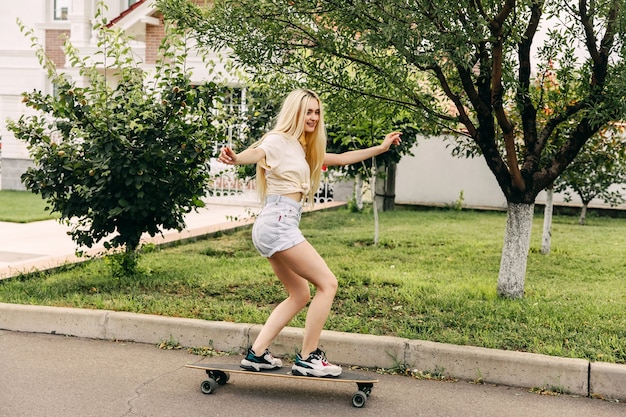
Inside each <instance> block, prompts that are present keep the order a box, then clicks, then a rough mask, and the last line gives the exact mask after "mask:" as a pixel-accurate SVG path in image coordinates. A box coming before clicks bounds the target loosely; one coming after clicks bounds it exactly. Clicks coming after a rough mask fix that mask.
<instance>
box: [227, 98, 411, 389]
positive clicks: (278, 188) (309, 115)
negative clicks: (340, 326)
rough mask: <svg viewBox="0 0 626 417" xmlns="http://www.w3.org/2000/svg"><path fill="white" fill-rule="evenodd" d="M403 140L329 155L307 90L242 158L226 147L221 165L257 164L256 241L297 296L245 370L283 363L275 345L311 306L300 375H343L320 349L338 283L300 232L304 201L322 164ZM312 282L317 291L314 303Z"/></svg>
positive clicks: (271, 323)
mask: <svg viewBox="0 0 626 417" xmlns="http://www.w3.org/2000/svg"><path fill="white" fill-rule="evenodd" d="M399 143H400V132H392V133H389V134H388V135H387V136H385V139H384V141H383V143H382V144H380V145H377V146H372V147H370V148H366V149H360V150H354V151H349V152H344V153H341V154H332V153H326V130H325V128H324V117H323V111H322V107H321V101H320V99H319V97H318V95H317V94H316V93H314V92H313V91H310V90H306V89H298V90H295V91H293V92H291V93H290V94H289V95H288V96H287V97H286V99H285V101H284V103H283V105H282V108H281V110H280V112H279V114H278V118H277V121H276V126H275V127H274V129H272V130H271V131H270V132H268V133H267V134H265V135H264V136H263V138H262V139H261V140H260V141H259V142H257V143H255V144H253V145H252V146H250V147H249V148H248V149H246V150H244V151H242V152H241V153H235V152H233V150H232V149H230V148H228V147H225V148H223V149H222V150H221V152H220V156H219V158H218V160H219V161H220V162H223V163H226V164H230V165H246V164H257V187H258V189H259V193H260V195H261V201H264V206H263V209H262V210H261V212H260V213H259V216H258V217H257V219H256V221H255V223H254V226H253V228H252V240H253V243H254V245H255V247H256V248H257V250H258V251H259V253H260V254H261V255H262V256H264V257H266V258H267V259H268V260H269V262H270V265H271V266H272V269H273V270H274V272H275V273H276V276H277V277H278V279H279V280H280V281H281V282H282V283H283V285H284V286H285V289H286V290H287V292H288V294H289V296H288V297H287V299H286V300H285V301H283V302H282V303H280V304H279V305H278V306H277V307H276V308H275V309H274V311H273V312H272V313H271V314H270V316H269V318H268V319H267V321H266V322H265V325H264V326H263V328H262V329H261V332H260V333H259V336H258V337H257V339H256V341H255V342H254V344H253V345H252V346H251V347H250V349H249V350H248V353H247V356H246V357H245V358H244V359H243V360H242V361H241V367H242V368H244V369H248V370H254V371H260V370H262V369H274V368H278V367H280V366H282V362H281V360H280V359H276V358H274V357H273V356H272V355H271V353H270V352H269V350H268V348H269V345H270V344H271V342H272V341H273V340H274V338H275V337H276V336H277V335H278V333H279V332H280V331H281V330H282V329H283V328H284V327H285V326H286V325H287V324H288V323H289V321H291V319H292V318H293V317H294V316H295V315H296V314H297V313H298V312H299V311H300V310H302V309H303V308H304V307H306V305H307V304H308V303H309V301H311V304H310V305H309V309H308V312H307V316H306V322H305V327H304V339H303V341H302V350H301V354H298V355H296V361H295V363H294V365H293V368H292V372H293V373H294V374H295V375H308V376H318V377H328V376H339V375H340V374H341V367H339V366H337V365H333V364H331V363H329V362H328V361H327V360H326V357H325V354H324V352H322V351H321V350H320V349H319V348H318V342H319V338H320V335H321V333H322V328H323V327H324V324H325V323H326V319H327V318H328V314H329V313H330V309H331V306H332V303H333V299H334V297H335V293H336V292H337V278H335V275H334V274H333V273H332V272H331V271H330V269H329V268H328V266H327V265H326V262H325V261H324V260H323V259H322V257H321V256H320V255H319V254H318V253H317V251H316V250H315V249H314V248H313V246H311V244H310V243H309V242H308V241H307V240H306V239H305V238H304V236H303V235H302V233H301V232H300V230H299V228H298V227H299V223H300V215H301V213H302V205H303V204H304V203H309V204H311V205H312V204H313V197H314V194H315V192H316V190H317V189H318V187H319V184H320V177H321V170H322V165H329V166H330V165H349V164H353V163H356V162H359V161H363V160H365V159H367V158H371V157H373V156H376V155H379V154H381V153H383V152H386V151H387V150H388V149H389V147H390V146H391V145H392V144H394V145H397V144H399ZM309 282H310V283H311V284H313V286H315V295H314V297H313V299H312V300H311V299H310V298H311V294H310V290H309Z"/></svg>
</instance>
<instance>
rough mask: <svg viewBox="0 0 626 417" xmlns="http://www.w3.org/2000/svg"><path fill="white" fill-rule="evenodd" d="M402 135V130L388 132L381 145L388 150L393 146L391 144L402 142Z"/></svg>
mask: <svg viewBox="0 0 626 417" xmlns="http://www.w3.org/2000/svg"><path fill="white" fill-rule="evenodd" d="M401 135H402V133H401V132H391V133H388V134H387V136H385V139H384V140H383V143H381V144H380V146H381V147H382V148H383V152H387V151H388V150H389V148H391V145H396V146H397V145H399V144H400V142H402V139H400V136H401Z"/></svg>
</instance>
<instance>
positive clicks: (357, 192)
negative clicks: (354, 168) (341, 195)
mask: <svg viewBox="0 0 626 417" xmlns="http://www.w3.org/2000/svg"><path fill="white" fill-rule="evenodd" d="M354 202H355V203H356V208H357V210H359V211H361V210H363V177H362V176H361V174H357V175H356V178H355V181H354Z"/></svg>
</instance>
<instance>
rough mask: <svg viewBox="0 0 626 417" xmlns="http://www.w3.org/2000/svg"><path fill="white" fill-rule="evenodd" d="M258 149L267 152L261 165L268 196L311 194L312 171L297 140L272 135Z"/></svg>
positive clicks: (276, 134)
mask: <svg viewBox="0 0 626 417" xmlns="http://www.w3.org/2000/svg"><path fill="white" fill-rule="evenodd" d="M258 147H259V148H261V149H263V151H264V152H265V158H264V159H262V160H261V161H259V164H260V165H261V167H263V168H264V169H265V177H266V179H267V194H268V195H269V194H277V195H283V194H290V193H298V192H299V193H303V194H304V195H306V194H307V193H308V192H309V189H310V188H311V171H310V169H309V164H308V163H307V162H306V159H305V154H304V149H303V148H302V145H300V142H298V140H297V139H296V138H291V137H288V136H283V135H281V134H278V133H270V134H269V135H267V136H266V137H265V138H264V139H263V141H262V142H261V143H260V144H259V146H258Z"/></svg>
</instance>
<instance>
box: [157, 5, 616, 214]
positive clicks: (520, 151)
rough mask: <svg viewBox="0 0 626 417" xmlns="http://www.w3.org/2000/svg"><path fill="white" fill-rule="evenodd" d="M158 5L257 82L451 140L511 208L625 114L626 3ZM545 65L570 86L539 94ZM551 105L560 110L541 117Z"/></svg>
mask: <svg viewBox="0 0 626 417" xmlns="http://www.w3.org/2000/svg"><path fill="white" fill-rule="evenodd" d="M157 5H158V7H159V8H160V9H161V10H162V11H163V13H164V15H165V17H166V18H168V19H171V20H173V21H175V22H177V23H178V24H179V25H181V26H182V27H186V28H190V29H192V30H193V32H194V36H195V38H196V39H197V41H198V42H199V45H200V46H201V47H206V48H212V49H220V48H229V50H232V51H233V59H234V61H235V63H236V65H239V66H240V68H242V69H245V70H248V72H249V73H252V74H254V75H264V74H268V73H272V72H276V73H281V74H284V75H285V76H286V77H290V78H292V79H295V80H298V81H301V82H306V83H307V85H311V86H314V87H313V88H317V89H318V90H319V91H320V92H321V93H324V94H328V95H329V96H331V97H338V101H337V105H336V106H335V105H334V103H330V104H331V105H332V106H333V107H334V108H335V109H339V108H340V107H341V105H342V104H341V101H340V99H339V98H341V96H342V94H345V98H348V99H347V100H346V99H344V100H343V105H344V106H345V107H346V108H347V109H348V111H354V110H356V109H357V107H356V106H354V105H353V104H352V103H355V102H356V101H353V99H352V98H353V97H357V96H363V97H369V98H373V99H375V100H378V101H381V102H383V103H384V104H386V105H387V106H389V107H390V108H393V109H396V110H397V109H403V110H404V111H406V112H408V117H409V118H410V120H411V122H412V123H413V125H416V126H419V127H420V132H426V133H437V132H450V133H453V134H454V135H455V139H456V140H455V142H453V143H454V144H453V145H452V151H453V152H454V153H456V154H458V155H462V156H473V155H477V154H481V155H482V156H483V157H484V158H485V160H486V162H487V165H488V167H489V168H490V169H491V171H492V172H493V174H494V176H495V177H496V179H497V180H498V184H499V185H500V187H501V188H502V191H503V193H504V195H505V196H506V198H507V200H508V201H509V202H513V203H527V204H532V203H534V200H535V197H536V196H537V194H538V193H539V192H541V191H542V190H543V189H545V188H546V187H547V186H549V185H550V184H552V183H553V181H554V180H555V179H556V177H558V175H560V173H561V172H563V170H565V168H566V167H567V165H568V164H569V163H571V161H572V160H573V159H574V158H575V156H576V154H577V153H578V151H579V150H580V149H581V148H582V146H583V145H584V143H585V142H586V141H587V140H588V139H589V138H590V137H591V136H593V134H595V133H596V132H597V131H598V130H600V129H602V128H603V127H604V126H606V125H607V124H609V123H610V122H612V121H616V120H620V119H623V118H625V117H626V103H625V102H624V95H623V91H624V90H626V46H625V43H624V39H626V24H625V21H626V9H625V8H624V7H623V1H622V0H606V1H601V2H595V1H594V2H589V1H587V0H583V1H581V2H578V3H576V4H572V2H570V1H568V0H559V1H553V2H537V1H530V0H525V1H517V2H482V3H476V2H474V1H461V2H459V1H450V0H445V1H440V2H437V3H433V4H430V5H429V6H428V7H424V5H423V4H421V3H419V2H409V3H407V2H405V1H401V0H391V1H386V2H370V1H350V2H345V1H339V0H331V1H325V2H323V3H320V2H311V1H298V2H275V1H269V0H237V1H234V0H216V1H215V2H213V3H212V4H211V5H210V6H207V7H205V8H204V9H202V8H199V7H196V6H194V5H193V3H192V2H191V1H190V0H158V1H157ZM541 30H545V33H543V32H541ZM536 45H543V47H541V48H540V50H539V51H537V50H536V49H535V46H536ZM550 64H553V65H554V68H555V71H556V72H557V76H558V78H559V80H561V82H563V83H566V86H564V88H563V89H562V90H561V91H559V92H558V94H557V92H556V91H550V89H549V87H550V86H547V85H546V88H544V87H543V86H542V85H541V84H540V89H539V91H538V92H537V94H535V92H533V91H531V86H533V85H534V80H535V78H536V73H533V72H534V71H538V72H539V73H541V71H542V69H545V68H548V67H549V65H550ZM351 97H352V98H351ZM545 102H553V104H554V105H553V106H552V113H551V114H550V115H548V116H547V117H538V113H539V112H541V111H542V110H543V104H544V103H545ZM381 113H382V112H381ZM372 114H375V113H372ZM365 119H366V120H372V119H371V118H365ZM341 123H342V121H338V122H337V124H338V125H340V124H341ZM345 130H347V129H345Z"/></svg>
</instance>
